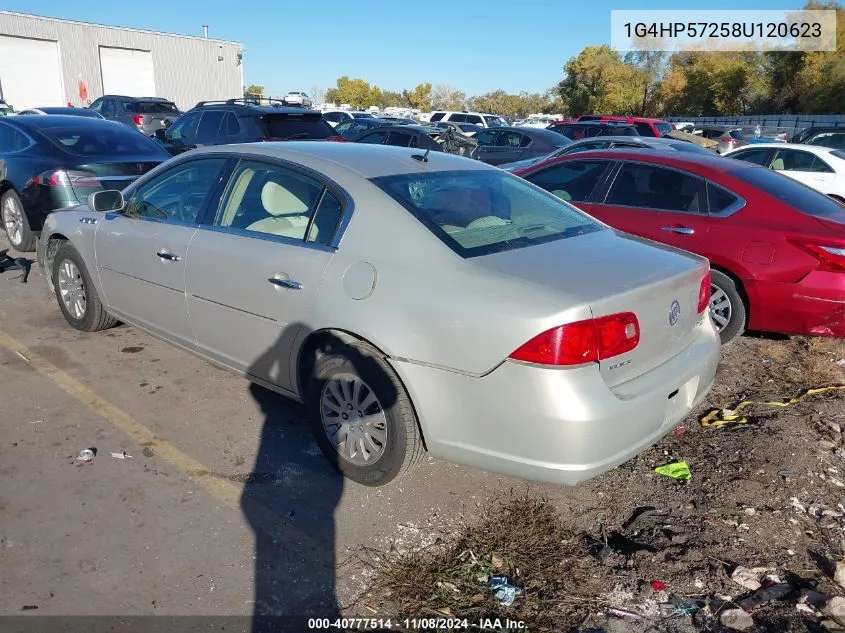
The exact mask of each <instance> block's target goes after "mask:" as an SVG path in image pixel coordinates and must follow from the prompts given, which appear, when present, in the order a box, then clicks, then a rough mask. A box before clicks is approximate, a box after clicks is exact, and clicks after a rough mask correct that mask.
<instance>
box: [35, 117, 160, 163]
mask: <svg viewBox="0 0 845 633" xmlns="http://www.w3.org/2000/svg"><path fill="white" fill-rule="evenodd" d="M38 131H39V132H40V133H41V134H43V135H44V136H46V137H47V138H48V139H49V140H50V141H51V142H52V143H53V144H54V145H56V146H57V147H59V148H60V149H62V150H64V151H66V152H68V153H69V154H75V155H76V156H99V155H101V154H109V155H110V156H112V157H117V156H138V155H139V154H140V155H144V154H149V155H150V156H151V157H157V156H160V155H161V154H162V152H163V151H164V150H162V148H161V146H160V145H158V144H157V143H156V142H155V141H152V140H150V139H149V138H147V137H146V136H144V135H143V134H140V133H139V132H138V131H137V130H133V129H132V128H130V127H127V126H124V125H115V124H113V123H108V122H103V124H102V125H96V126H94V125H90V126H89V125H86V126H84V127H76V126H71V125H68V126H57V127H42V128H39V130H38Z"/></svg>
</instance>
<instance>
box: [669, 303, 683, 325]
mask: <svg viewBox="0 0 845 633" xmlns="http://www.w3.org/2000/svg"><path fill="white" fill-rule="evenodd" d="M680 318H681V304H680V303H678V301H677V300H675V301H673V302H672V305H671V307H670V308H669V325H676V324H677V323H678V319H680Z"/></svg>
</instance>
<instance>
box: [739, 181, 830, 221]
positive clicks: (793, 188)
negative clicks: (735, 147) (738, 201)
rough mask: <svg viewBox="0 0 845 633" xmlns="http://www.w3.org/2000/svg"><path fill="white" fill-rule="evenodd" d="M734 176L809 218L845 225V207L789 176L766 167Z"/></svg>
mask: <svg viewBox="0 0 845 633" xmlns="http://www.w3.org/2000/svg"><path fill="white" fill-rule="evenodd" d="M730 173H731V174H732V175H733V176H735V177H736V178H739V179H740V180H742V181H744V182H747V183H748V184H750V185H752V186H754V187H757V188H758V189H762V190H763V191H765V192H766V193H768V194H769V195H772V196H774V197H775V198H777V199H778V200H781V201H782V202H785V203H786V204H788V205H789V206H791V207H793V208H794V209H795V210H797V211H800V212H801V213H804V214H805V215H809V216H812V217H814V218H822V219H825V220H834V221H836V222H843V223H845V206H842V205H841V204H840V203H838V202H836V201H835V200H833V199H832V198H828V197H827V196H826V195H824V194H823V193H819V192H818V191H816V190H815V189H810V187H807V186H806V185H802V184H800V183H798V182H796V181H795V180H793V179H792V178H790V177H788V176H784V175H782V174H779V173H777V172H775V171H772V170H770V169H766V168H764V167H752V168H749V169H738V170H736V171H732V172H730Z"/></svg>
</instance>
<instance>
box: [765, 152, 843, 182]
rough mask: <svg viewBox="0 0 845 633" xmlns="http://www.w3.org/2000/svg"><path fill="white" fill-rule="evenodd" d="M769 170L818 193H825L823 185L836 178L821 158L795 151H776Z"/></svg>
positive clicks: (809, 153)
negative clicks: (816, 190) (818, 191)
mask: <svg viewBox="0 0 845 633" xmlns="http://www.w3.org/2000/svg"><path fill="white" fill-rule="evenodd" d="M769 168H770V169H773V170H775V171H778V172H780V173H781V174H783V175H784V176H789V177H790V178H792V179H794V180H797V181H798V182H801V183H804V184H805V185H807V186H808V187H812V188H813V189H818V190H820V191H825V188H826V187H825V185H828V184H830V183H832V182H833V180H834V179H835V178H836V173H835V172H834V171H833V169H832V168H831V167H830V165H828V164H827V163H826V162H825V161H823V160H822V159H821V158H819V157H818V156H816V155H815V154H813V153H812V152H804V151H801V150H796V149H778V150H776V151H775V154H774V156H773V158H772V161H771V163H770V164H769Z"/></svg>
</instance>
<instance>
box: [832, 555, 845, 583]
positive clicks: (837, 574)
mask: <svg viewBox="0 0 845 633" xmlns="http://www.w3.org/2000/svg"><path fill="white" fill-rule="evenodd" d="M833 581H834V582H835V583H836V584H837V585H839V586H840V587H842V588H845V560H841V561H839V562H838V563H836V571H834V573H833Z"/></svg>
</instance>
